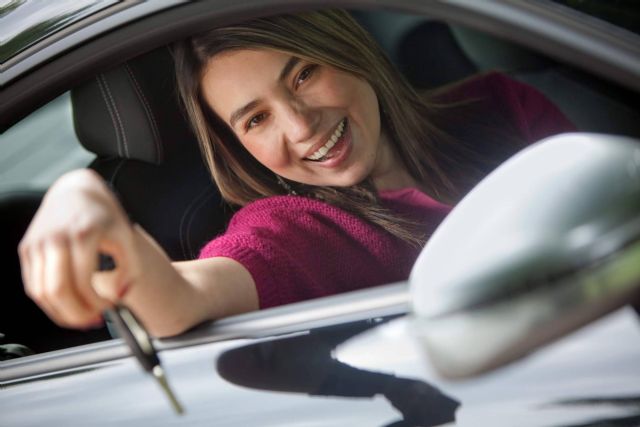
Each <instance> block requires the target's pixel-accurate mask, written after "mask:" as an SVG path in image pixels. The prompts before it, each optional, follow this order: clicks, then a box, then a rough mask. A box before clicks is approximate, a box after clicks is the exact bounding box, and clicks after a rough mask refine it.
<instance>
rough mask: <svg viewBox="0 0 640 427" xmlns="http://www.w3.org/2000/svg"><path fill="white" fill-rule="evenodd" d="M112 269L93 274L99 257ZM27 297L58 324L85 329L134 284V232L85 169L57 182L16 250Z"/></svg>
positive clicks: (104, 189) (101, 184) (98, 181)
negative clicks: (105, 257)
mask: <svg viewBox="0 0 640 427" xmlns="http://www.w3.org/2000/svg"><path fill="white" fill-rule="evenodd" d="M100 253H104V254H107V255H110V256H111V257H113V259H114V260H115V263H116V266H117V268H116V270H114V271H110V272H100V273H98V272H96V270H97V267H98V255H99V254H100ZM19 254H20V264H21V266H22V278H23V282H24V285H25V290H26V292H27V294H28V295H29V296H30V297H31V298H32V299H33V300H34V301H35V302H36V303H37V304H38V305H39V306H40V307H41V308H42V309H43V310H44V311H45V312H46V313H47V314H48V316H49V317H50V318H51V319H52V320H54V321H55V322H56V323H57V324H58V325H60V326H63V327H73V328H90V327H96V326H98V325H100V324H102V317H101V313H102V311H103V310H104V309H105V308H107V307H109V306H111V305H113V302H115V301H117V300H118V299H120V298H121V297H122V295H123V294H124V293H125V292H126V291H127V289H128V288H129V286H130V285H131V284H132V283H133V282H134V281H135V278H136V276H137V275H138V272H139V271H140V265H139V262H137V260H138V256H137V254H136V250H135V248H134V232H133V227H132V226H131V224H130V222H129V220H128V218H127V216H126V214H125V212H124V210H123V209H122V207H121V206H120V204H119V203H118V200H117V199H116V198H115V196H114V195H113V193H112V192H111V190H110V189H109V188H108V187H107V185H106V184H105V183H104V181H103V180H102V179H101V178H100V176H99V175H98V174H96V173H95V172H93V171H91V170H88V169H84V170H78V171H73V172H70V173H68V174H66V175H64V176H62V177H61V178H60V179H58V180H57V181H56V182H55V183H54V184H53V185H52V186H51V188H50V189H49V191H48V192H47V194H46V195H45V197H44V199H43V201H42V204H41V206H40V208H39V209H38V212H37V213H36V215H35V216H34V218H33V221H32V222H31V225H30V226H29V228H28V229H27V232H26V233H25V235H24V237H23V239H22V241H21V242H20V245H19Z"/></svg>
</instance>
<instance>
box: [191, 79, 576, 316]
mask: <svg viewBox="0 0 640 427" xmlns="http://www.w3.org/2000/svg"><path fill="white" fill-rule="evenodd" d="M441 99H443V100H446V101H447V102H452V101H456V100H461V99H481V100H482V101H483V102H484V103H485V104H483V105H484V107H486V108H492V109H496V110H497V111H498V112H499V113H500V114H501V115H502V116H503V117H505V118H506V119H507V120H508V122H510V123H511V124H512V126H513V128H514V129H515V131H516V132H519V134H520V136H521V137H522V139H523V140H524V141H525V142H528V143H531V142H535V141H537V140H539V139H541V138H544V137H546V136H549V135H553V134H556V133H560V132H566V131H573V130H575V127H574V126H573V125H572V124H571V122H569V121H568V120H567V119H566V117H565V116H564V115H563V114H562V113H561V112H560V111H559V110H558V109H557V108H556V107H555V106H554V105H553V104H551V103H550V102H549V101H548V100H547V99H546V98H545V97H544V95H542V94H541V93H540V92H538V91H537V90H535V89H533V88H531V87H530V86H528V85H525V84H522V83H518V82H516V81H514V80H512V79H510V78H508V77H507V76H505V75H503V74H500V73H489V74H486V75H483V76H480V77H478V78H475V79H471V80H468V81H466V82H464V83H462V84H460V85H458V86H456V87H454V88H452V90H450V91H449V92H448V93H447V94H446V95H445V96H441ZM380 199H381V202H382V204H383V205H385V206H386V207H387V208H389V209H390V210H391V211H393V212H395V213H397V214H398V215H405V216H406V217H408V218H409V219H412V220H414V221H416V222H418V223H419V224H421V225H422V227H423V228H422V230H424V233H425V234H426V236H427V237H429V236H430V235H431V234H432V233H433V231H434V230H435V228H436V227H437V226H438V224H440V222H441V221H442V219H443V218H444V217H445V216H446V215H447V213H448V212H449V211H450V209H451V208H450V207H448V206H445V205H443V204H441V203H438V202H437V201H435V200H433V199H432V198H430V197H428V196H427V195H425V194H424V193H422V192H420V191H419V190H416V189H412V188H409V189H403V190H395V191H387V192H383V193H381V194H380ZM419 251H420V250H419V249H418V248H415V247H412V246H410V245H409V244H407V243H405V242H403V241H401V240H399V239H397V238H395V237H394V236H392V235H391V234H389V233H387V232H385V231H384V230H382V229H380V228H379V227H377V226H375V225H373V224H370V223H369V222H367V221H365V220H363V219H360V218H358V217H356V216H354V215H352V214H349V213H347V212H345V211H343V210H341V209H338V208H336V207H334V206H331V205H328V204H326V203H323V202H320V201H317V200H313V199H309V198H305V197H298V196H278V197H271V198H265V199H261V200H257V201H255V202H253V203H250V204H248V205H246V206H245V207H243V208H242V209H240V210H239V211H238V212H237V213H236V214H235V215H234V216H233V218H232V220H231V222H230V223H229V226H228V229H227V231H226V232H225V234H223V235H221V236H219V237H217V238H215V239H214V240H212V241H211V242H209V243H208V244H207V245H206V246H205V247H204V248H203V249H202V251H201V253H200V258H209V257H215V256H220V257H228V258H232V259H234V260H236V261H238V262H240V263H241V264H242V265H243V266H244V267H245V268H247V270H249V272H250V273H251V276H252V277H253V279H254V281H255V284H256V287H257V290H258V297H259V300H260V307H261V308H265V307H272V306H276V305H281V304H286V303H290V302H294V301H301V300H306V299H310V298H316V297H320V296H325V295H332V294H336V293H341V292H346V291H350V290H355V289H361V288H366V287H370V286H376V285H382V284H386V283H392V282H397V281H400V280H406V279H407V278H408V276H409V272H410V270H411V266H412V265H413V262H414V261H415V259H416V258H417V256H418V254H419Z"/></svg>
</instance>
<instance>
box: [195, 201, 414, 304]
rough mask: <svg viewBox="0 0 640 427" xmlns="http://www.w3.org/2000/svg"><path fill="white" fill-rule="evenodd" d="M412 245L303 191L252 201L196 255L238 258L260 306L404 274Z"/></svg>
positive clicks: (373, 283) (396, 278) (393, 279)
mask: <svg viewBox="0 0 640 427" xmlns="http://www.w3.org/2000/svg"><path fill="white" fill-rule="evenodd" d="M416 256H417V252H416V251H415V250H413V249H412V248H409V247H408V245H406V244H405V243H404V242H401V241H399V240H398V239H396V238H395V237H393V236H392V235H390V234H389V233H386V232H384V231H383V230H381V229H379V228H378V227H376V226H374V225H372V224H370V223H368V222H366V221H364V220H362V219H360V218H358V217H356V216H354V215H351V214H349V213H347V212H345V211H342V210H340V209H338V208H336V207H333V206H330V205H328V204H325V203H322V202H319V201H317V200H312V199H308V198H304V197H295V196H277V197H270V198H267V199H261V200H258V201H256V202H253V203H251V204H249V205H247V206H245V207H243V208H242V209H241V210H240V211H238V212H237V213H236V214H235V215H234V217H233V218H232V220H231V222H230V224H229V226H228V228H227V231H226V232H225V234H223V235H221V236H219V237H217V238H215V239H214V240H212V241H211V242H209V243H208V244H207V245H206V246H205V247H204V248H203V249H202V250H201V252H200V258H209V257H227V258H231V259H234V260H236V261H238V262H239V263H240V264H242V265H243V266H244V267H245V268H246V269H247V270H248V271H249V273H250V274H251V276H252V277H253V279H254V282H255V284H256V289H257V292H258V298H259V301H260V307H261V308H266V307H272V306H276V305H281V304H286V303H290V302H295V301H301V300H306V299H310V298H316V297H321V296H326V295H332V294H336V293H341V292H346V291H350V290H355V289H360V288H365V287H370V286H376V285H381V284H385V283H392V282H396V281H399V280H405V279H406V278H407V277H408V274H409V271H410V269H411V265H412V264H413V261H414V260H415V257H416Z"/></svg>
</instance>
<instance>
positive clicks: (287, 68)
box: [278, 56, 300, 81]
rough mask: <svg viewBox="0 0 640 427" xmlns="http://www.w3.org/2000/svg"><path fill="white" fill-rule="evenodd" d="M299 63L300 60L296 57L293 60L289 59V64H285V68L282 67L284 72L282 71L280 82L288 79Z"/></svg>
mask: <svg viewBox="0 0 640 427" xmlns="http://www.w3.org/2000/svg"><path fill="white" fill-rule="evenodd" d="M298 62H300V58H298V57H296V56H292V57H291V58H289V60H288V61H287V63H286V64H284V67H282V71H280V76H279V77H278V80H279V81H283V80H284V79H286V78H287V76H288V75H289V73H290V72H291V70H293V68H294V67H295V66H296V65H297V64H298Z"/></svg>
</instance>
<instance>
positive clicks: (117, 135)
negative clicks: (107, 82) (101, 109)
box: [96, 74, 122, 157]
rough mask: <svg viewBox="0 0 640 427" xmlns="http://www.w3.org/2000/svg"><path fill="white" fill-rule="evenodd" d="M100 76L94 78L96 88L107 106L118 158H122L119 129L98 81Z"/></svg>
mask: <svg viewBox="0 0 640 427" xmlns="http://www.w3.org/2000/svg"><path fill="white" fill-rule="evenodd" d="M100 77H101V74H100V75H98V76H97V77H96V81H97V83H98V88H99V89H100V94H101V95H102V99H103V100H104V103H105V105H106V106H107V111H108V112H109V117H111V123H112V124H113V129H114V130H115V132H116V145H117V149H118V156H119V157H122V149H121V147H120V146H121V142H120V128H119V127H118V123H116V118H115V116H114V114H113V111H112V109H111V104H110V103H109V100H108V99H107V94H106V92H105V90H104V88H103V87H102V81H101V80H100Z"/></svg>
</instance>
